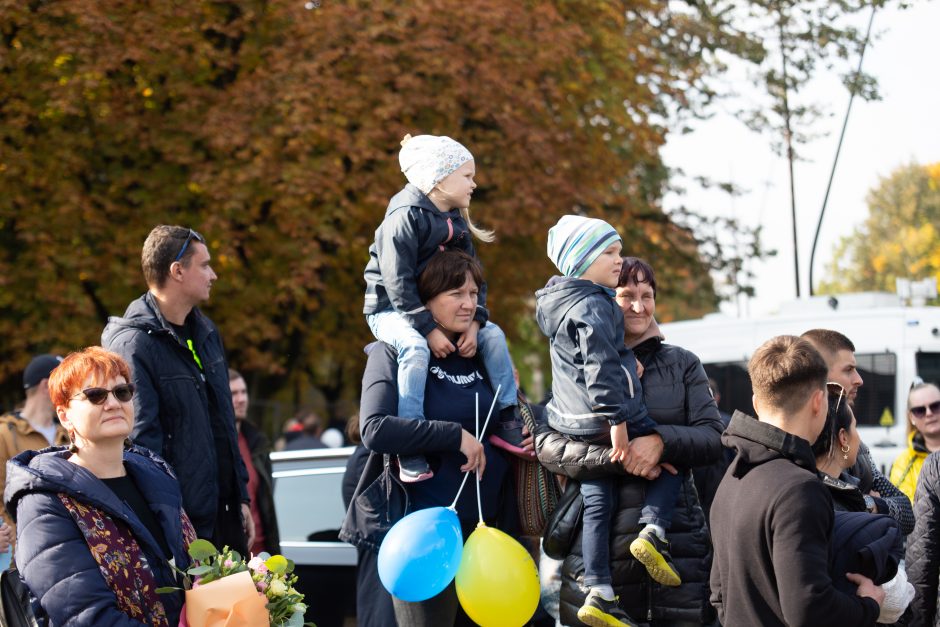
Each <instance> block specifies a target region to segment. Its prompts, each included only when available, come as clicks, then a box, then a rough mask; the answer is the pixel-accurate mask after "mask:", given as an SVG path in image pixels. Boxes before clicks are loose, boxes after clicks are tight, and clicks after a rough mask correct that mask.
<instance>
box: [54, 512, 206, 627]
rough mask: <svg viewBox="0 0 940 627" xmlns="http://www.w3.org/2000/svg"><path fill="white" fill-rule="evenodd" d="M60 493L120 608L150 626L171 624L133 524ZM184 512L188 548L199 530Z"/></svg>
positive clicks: (161, 626)
mask: <svg viewBox="0 0 940 627" xmlns="http://www.w3.org/2000/svg"><path fill="white" fill-rule="evenodd" d="M58 496H59V500H61V501H62V504H63V505H65V508H66V509H67V510H68V511H69V514H71V515H72V518H73V519H74V520H75V524H76V525H78V528H79V529H81V531H82V534H83V535H84V536H85V541H86V542H87V543H88V548H89V549H90V550H91V555H92V557H94V558H95V561H96V562H98V569H99V570H100V571H101V575H102V576H103V577H104V580H105V581H106V582H107V584H108V587H109V588H111V590H112V591H113V592H114V595H115V596H116V597H117V604H118V608H119V609H120V610H121V611H122V612H124V613H125V614H127V615H128V616H130V617H131V618H133V619H135V620H139V621H140V622H142V623H144V624H146V625H152V626H153V627H169V622H168V619H167V616H166V610H165V609H164V607H163V603H161V602H160V599H159V598H158V596H157V582H156V579H155V578H154V575H153V571H152V570H151V569H150V565H149V564H148V562H147V557H146V556H145V555H144V553H143V551H141V549H140V545H139V544H138V543H137V539H136V538H134V534H133V533H132V532H131V529H130V527H128V526H127V524H125V523H123V522H121V521H118V520H114V519H113V518H112V517H111V516H109V515H108V514H106V513H105V512H103V511H101V510H100V509H98V508H96V507H91V506H89V505H86V504H84V503H81V502H79V501H77V500H76V499H74V498H73V497H71V496H69V495H67V494H65V493H59V495H58ZM182 515H183V519H182V522H183V543H184V545H185V546H186V547H187V548H188V547H189V544H190V543H191V542H192V541H193V540H195V539H196V531H195V529H193V525H192V523H191V522H190V521H189V517H188V516H187V515H186V513H185V512H182Z"/></svg>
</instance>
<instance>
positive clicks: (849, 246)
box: [820, 163, 940, 304]
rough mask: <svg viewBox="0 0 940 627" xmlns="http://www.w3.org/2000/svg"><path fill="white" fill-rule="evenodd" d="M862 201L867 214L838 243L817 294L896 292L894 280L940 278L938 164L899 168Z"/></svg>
mask: <svg viewBox="0 0 940 627" xmlns="http://www.w3.org/2000/svg"><path fill="white" fill-rule="evenodd" d="M866 200H867V204H868V218H867V219H866V220H865V222H864V223H862V224H861V225H860V226H859V227H858V228H856V229H855V230H854V231H853V232H852V234H850V235H848V236H846V237H843V238H842V239H841V240H840V242H839V243H838V244H837V245H836V248H835V252H834V254H833V261H832V262H831V263H830V265H829V267H828V268H827V279H826V281H825V282H824V283H823V284H822V285H821V286H820V293H823V294H825V293H836V294H837V293H840V292H853V291H866V290H880V291H886V292H894V290H895V284H894V281H895V279H896V278H910V279H924V278H930V277H935V278H936V279H937V281H938V282H940V163H934V164H931V165H917V164H913V163H912V164H910V165H906V166H902V167H900V168H898V169H897V170H895V171H894V172H892V173H891V174H889V175H888V176H887V177H884V178H882V179H881V180H880V181H879V183H878V185H877V186H876V187H875V188H873V189H872V190H871V191H869V193H868V197H867V199H866ZM933 303H934V304H940V303H938V300H937V299H934V300H933Z"/></svg>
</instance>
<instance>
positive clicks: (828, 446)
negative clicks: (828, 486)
mask: <svg viewBox="0 0 940 627" xmlns="http://www.w3.org/2000/svg"><path fill="white" fill-rule="evenodd" d="M840 396H841V398H840ZM851 426H852V411H851V410H850V409H849V403H848V399H847V398H846V394H845V393H844V392H843V393H841V394H840V393H839V392H836V391H833V390H831V389H830V390H829V411H827V412H826V424H825V425H823V430H822V432H821V433H820V434H819V437H818V438H816V441H815V442H813V455H814V456H815V457H816V458H817V459H818V458H820V457H823V456H829V455H832V447H833V446H835V443H836V440H837V439H838V436H839V431H841V430H843V429H844V430H845V431H846V432H847V431H848V430H849V428H850V427H851Z"/></svg>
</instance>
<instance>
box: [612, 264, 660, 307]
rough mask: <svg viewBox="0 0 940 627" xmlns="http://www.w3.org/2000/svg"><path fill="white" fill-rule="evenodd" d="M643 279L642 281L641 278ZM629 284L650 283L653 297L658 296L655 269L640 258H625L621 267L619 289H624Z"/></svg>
mask: <svg viewBox="0 0 940 627" xmlns="http://www.w3.org/2000/svg"><path fill="white" fill-rule="evenodd" d="M640 277H642V279H641V278H640ZM628 283H636V284H637V285H639V284H640V283H648V284H649V286H650V287H651V288H653V296H654V297H655V296H656V273H655V272H653V267H652V266H651V265H650V264H648V263H646V262H645V261H643V260H642V259H640V258H639V257H624V258H623V265H622V266H620V280H619V281H618V282H617V287H623V286H625V285H627V284H628Z"/></svg>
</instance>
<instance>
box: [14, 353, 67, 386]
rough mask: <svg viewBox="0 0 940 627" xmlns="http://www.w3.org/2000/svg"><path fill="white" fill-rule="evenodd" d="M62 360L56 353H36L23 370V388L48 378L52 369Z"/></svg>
mask: <svg viewBox="0 0 940 627" xmlns="http://www.w3.org/2000/svg"><path fill="white" fill-rule="evenodd" d="M61 362H62V358H61V357H59V356H58V355H48V354H46V355H36V356H35V357H33V359H32V361H30V362H29V365H28V366H26V370H24V371H23V389H24V390H28V389H29V388H31V387H34V386H37V385H39V382H40V381H42V380H43V379H48V378H49V375H50V374H52V371H53V370H55V368H56V366H58V365H59V364H60V363H61Z"/></svg>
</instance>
